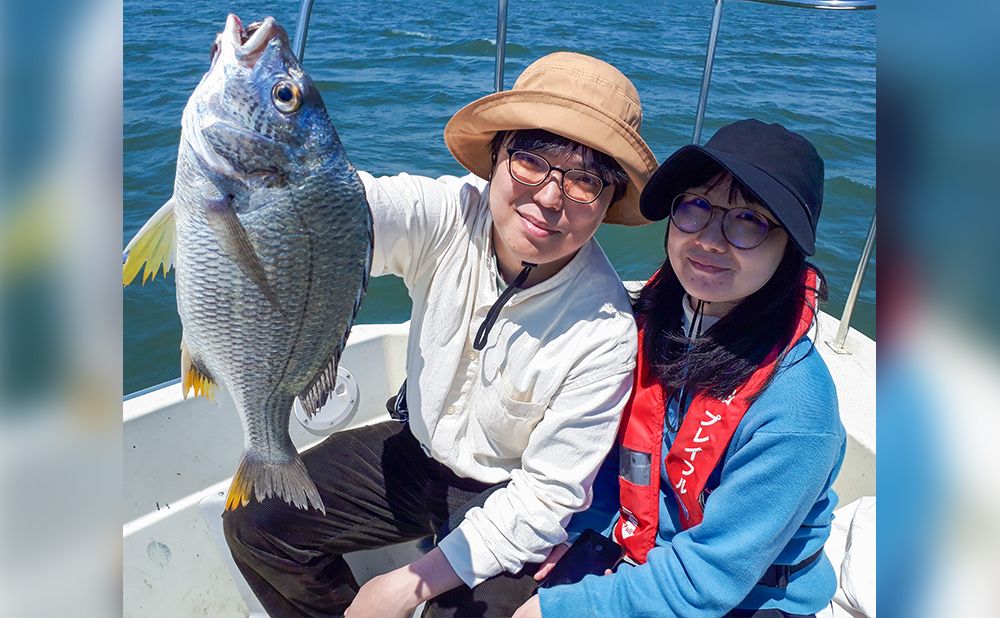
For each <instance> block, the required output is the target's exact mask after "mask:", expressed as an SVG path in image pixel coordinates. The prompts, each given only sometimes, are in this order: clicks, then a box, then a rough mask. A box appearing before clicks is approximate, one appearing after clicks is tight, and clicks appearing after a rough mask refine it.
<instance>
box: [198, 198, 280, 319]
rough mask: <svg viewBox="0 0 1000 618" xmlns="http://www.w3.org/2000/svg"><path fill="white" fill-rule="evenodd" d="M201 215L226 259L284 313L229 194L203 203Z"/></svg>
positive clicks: (272, 304)
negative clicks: (203, 213)
mask: <svg viewBox="0 0 1000 618" xmlns="http://www.w3.org/2000/svg"><path fill="white" fill-rule="evenodd" d="M205 219H206V220H207V221H208V227H209V228H211V229H212V232H213V233H214V234H215V238H216V240H218V241H219V246H220V247H221V248H222V251H223V252H224V253H225V254H226V256H227V257H229V259H231V260H232V261H233V262H235V263H236V265H237V266H239V268H240V270H241V271H243V274H244V275H246V276H247V277H248V278H249V279H250V280H251V281H253V282H254V283H255V284H256V285H257V289H259V290H260V292H261V294H263V295H264V297H265V298H266V299H267V300H268V301H269V302H270V303H271V306H273V307H274V308H275V309H276V310H277V311H278V312H279V313H281V314H282V315H283V316H285V317H286V318H287V317H288V316H287V315H286V314H285V312H284V311H283V310H282V308H281V305H280V304H279V303H278V296H277V295H276V294H275V293H274V289H273V288H272V287H271V284H270V283H269V282H268V280H267V275H266V273H265V272H264V267H263V265H261V263H260V258H259V257H258V256H257V252H256V250H255V249H254V247H253V243H252V242H251V241H250V237H249V236H248V235H247V231H246V228H244V227H243V224H242V223H241V222H240V218H239V215H237V214H236V209H235V208H233V202H232V196H227V197H224V198H222V199H220V200H212V201H209V202H207V203H206V204H205Z"/></svg>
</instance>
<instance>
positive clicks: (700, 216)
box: [670, 193, 781, 249]
mask: <svg viewBox="0 0 1000 618" xmlns="http://www.w3.org/2000/svg"><path fill="white" fill-rule="evenodd" d="M716 210H721V211H722V235H723V236H724V237H725V238H726V241H727V242H729V244H731V245H732V246H734V247H736V248H737V249H753V248H755V247H758V246H760V244H761V243H763V242H764V241H765V240H767V235H768V234H770V233H771V230H773V229H775V228H780V227H781V226H780V225H778V224H777V223H774V222H773V221H771V220H770V219H768V218H767V217H765V216H764V215H762V214H760V213H759V212H757V211H756V210H754V209H752V208H725V207H723V206H716V205H715V204H712V203H711V202H709V201H708V200H707V199H705V198H704V197H703V196H701V195H698V194H697V193H681V194H680V195H678V196H677V197H675V198H674V202H673V204H672V205H671V206H670V222H671V223H672V224H673V225H674V227H676V228H677V229H679V230H680V231H682V232H685V233H687V234H694V233H695V232H700V231H701V230H703V229H705V227H706V226H707V225H708V224H709V222H711V221H712V217H713V216H714V215H715V211H716Z"/></svg>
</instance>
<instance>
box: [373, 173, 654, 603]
mask: <svg viewBox="0 0 1000 618" xmlns="http://www.w3.org/2000/svg"><path fill="white" fill-rule="evenodd" d="M361 179H362V181H363V182H364V184H365V188H366V190H367V194H368V203H369V205H370V206H371V210H372V216H373V218H374V224H375V253H374V256H373V261H372V274H373V275H375V276H377V275H384V274H389V273H392V274H395V275H398V276H400V277H402V278H403V280H404V282H405V283H406V287H407V289H408V290H409V293H410V297H411V299H412V300H413V314H412V316H411V322H410V337H409V345H408V348H407V359H406V375H407V390H406V401H407V405H408V407H409V412H410V421H409V422H410V429H411V431H412V432H413V435H414V436H415V437H416V439H417V440H418V441H419V442H420V443H421V444H422V445H423V448H424V450H425V451H426V452H427V453H428V454H429V455H430V456H432V457H434V458H435V459H436V460H438V461H440V462H441V463H443V464H445V465H447V466H448V467H449V468H451V469H452V470H453V471H454V472H455V473H456V474H458V475H460V476H463V477H468V478H473V479H476V480H479V481H483V482H486V483H499V482H503V481H508V480H509V481H510V483H509V484H508V485H507V486H506V487H505V488H503V489H500V490H498V491H496V492H494V493H493V494H492V495H491V496H490V497H489V498H488V500H487V501H486V503H485V505H484V506H483V507H482V508H475V509H472V510H471V511H470V512H469V513H468V515H467V516H466V518H465V520H464V522H463V523H462V524H461V525H460V526H459V527H458V528H457V529H455V530H454V531H452V532H451V533H450V534H449V535H448V536H446V537H445V538H444V539H442V540H441V542H440V544H439V547H440V548H441V550H442V551H443V552H444V554H445V556H446V557H447V558H448V561H449V562H450V564H451V566H452V567H453V568H454V569H455V571H456V573H458V575H459V576H460V577H461V578H462V580H463V581H464V582H465V583H466V584H468V585H469V586H475V585H477V584H479V583H481V582H482V581H484V580H485V579H487V578H489V577H492V576H493V575H497V574H499V573H500V572H502V571H508V572H517V571H519V570H520V569H521V568H522V567H523V566H524V564H525V563H527V562H538V561H541V560H542V559H543V558H544V557H545V556H546V555H547V553H548V550H549V548H550V547H552V546H553V545H555V544H558V543H561V542H562V541H563V540H565V538H566V533H565V531H564V530H563V526H564V525H565V524H566V522H567V521H568V520H569V517H570V516H571V515H572V514H573V513H574V512H576V511H579V510H582V509H583V508H585V507H586V506H588V505H589V503H590V485H591V483H592V481H593V477H594V474H595V473H596V470H597V468H598V466H599V465H600V463H601V461H602V460H603V459H604V457H605V455H606V454H607V452H608V450H609V449H610V448H611V444H612V442H613V441H614V438H615V434H616V431H617V428H618V420H619V415H620V413H621V410H622V408H623V407H624V405H625V402H626V400H627V399H628V396H629V393H630V392H631V389H632V369H633V368H634V366H635V355H636V329H635V321H634V319H633V317H632V313H631V308H630V305H629V299H628V295H627V293H626V292H625V289H624V288H623V286H622V283H621V281H620V280H619V278H618V275H617V274H616V273H615V271H614V269H613V268H612V266H611V264H610V263H609V262H608V259H607V257H606V256H605V255H604V252H603V251H602V250H601V248H600V246H599V245H598V244H597V241H595V240H593V239H591V240H589V241H588V242H587V243H586V244H584V245H583V247H582V248H581V249H580V250H579V252H577V254H576V256H575V257H574V258H573V259H572V260H571V261H570V262H569V263H568V264H567V265H566V266H565V267H564V268H563V269H562V270H560V271H559V272H558V273H556V274H555V275H554V276H552V277H551V278H549V279H547V280H545V281H543V282H541V283H538V284H537V285H534V286H532V287H530V288H527V289H525V290H522V291H519V292H517V293H516V294H515V295H514V296H513V298H512V299H511V300H509V301H508V302H507V304H506V305H505V306H504V308H503V309H502V310H501V312H500V314H499V317H498V319H497V321H496V323H495V324H494V326H493V328H492V329H491V331H490V333H489V339H488V341H487V343H486V347H485V348H484V349H483V350H482V351H479V352H477V351H476V350H474V349H473V347H472V342H473V340H474V338H475V336H476V332H477V330H478V329H479V326H480V325H481V324H482V321H483V319H484V318H485V316H486V312H487V311H488V310H489V308H490V306H491V305H492V304H493V303H494V302H495V301H496V300H497V298H498V297H499V295H500V293H501V291H502V290H501V289H500V288H499V286H498V276H497V267H496V259H495V257H494V252H493V248H492V244H491V230H492V217H491V214H490V209H489V205H488V195H489V185H488V184H487V183H486V181H484V180H482V179H480V178H477V177H475V176H472V175H470V176H466V177H464V178H456V177H453V176H445V177H442V178H439V179H436V180H435V179H431V178H423V177H418V176H410V175H406V174H401V175H399V176H393V177H383V178H378V179H376V178H374V177H372V176H371V175H370V174H366V173H363V172H362V173H361Z"/></svg>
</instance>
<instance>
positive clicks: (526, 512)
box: [438, 326, 635, 587]
mask: <svg viewBox="0 0 1000 618" xmlns="http://www.w3.org/2000/svg"><path fill="white" fill-rule="evenodd" d="M632 328H633V330H634V326H633V327H632ZM634 341H635V336H634V332H633V336H632V337H630V338H628V337H626V338H623V339H621V340H617V339H616V340H615V341H610V340H609V341H608V346H610V347H612V348H615V353H614V355H613V356H612V355H607V354H606V355H593V356H590V357H588V358H587V363H586V365H587V366H586V367H580V370H581V371H580V373H579V374H578V375H579V376H580V377H579V378H577V379H573V378H572V376H571V378H570V379H569V380H567V382H566V383H565V384H564V385H563V387H562V388H561V389H560V392H559V393H558V394H557V395H556V397H554V398H553V400H552V401H551V402H550V404H549V406H548V408H547V409H546V411H545V415H544V416H543V418H542V420H541V421H540V422H539V423H538V425H537V426H536V427H535V429H534V430H533V431H532V433H531V437H530V438H529V440H528V446H527V448H526V449H525V451H524V454H523V455H522V457H521V467H520V468H518V469H515V470H514V471H512V472H511V480H510V483H509V484H508V485H507V486H506V487H504V488H502V489H499V490H497V491H496V492H494V493H493V494H492V495H491V496H490V497H489V498H488V499H487V500H486V503H485V504H484V505H483V507H482V508H474V509H471V510H470V511H469V513H468V514H467V515H466V517H465V520H464V521H463V522H462V524H461V525H460V526H459V527H458V528H456V529H455V530H454V531H452V532H451V534H449V535H448V536H446V537H445V538H444V539H442V541H441V542H440V543H439V545H438V546H439V547H440V548H441V551H442V552H443V553H444V554H445V556H446V557H447V558H448V562H449V563H450V564H451V566H452V568H454V569H455V572H456V573H457V574H458V575H459V577H461V578H462V581H464V582H465V583H466V584H467V585H468V586H469V587H473V586H476V585H478V584H480V583H482V582H483V581H485V580H486V579H489V578H490V577H492V576H494V575H498V574H499V573H501V572H504V571H506V572H509V573H516V572H518V571H520V570H521V569H522V568H523V567H524V565H525V564H526V563H529V562H541V561H542V560H543V559H544V558H545V556H547V555H548V553H549V551H550V550H551V548H552V547H553V546H554V545H557V544H559V543H561V542H563V541H564V540H565V539H566V531H565V530H564V526H565V525H566V523H567V522H568V521H569V518H570V516H571V515H572V514H573V513H574V512H577V511H580V510H581V509H583V508H586V506H587V505H588V504H589V502H590V499H591V491H590V490H591V485H592V483H593V481H594V477H595V475H596V474H597V470H598V468H599V467H600V465H601V462H602V461H604V458H605V455H606V454H607V452H608V450H609V449H610V448H611V446H612V444H613V442H614V439H615V435H616V433H617V430H618V421H619V419H620V415H621V411H622V408H623V407H624V406H625V403H626V402H627V401H628V397H629V394H630V393H631V390H632V368H633V366H634V364H635V363H634V355H635V354H634V353H635V345H634ZM629 342H631V343H632V345H631V347H628V346H629ZM629 351H630V352H631V353H630V354H629V353H628V352H629ZM616 359H617V360H616ZM625 359H627V360H625Z"/></svg>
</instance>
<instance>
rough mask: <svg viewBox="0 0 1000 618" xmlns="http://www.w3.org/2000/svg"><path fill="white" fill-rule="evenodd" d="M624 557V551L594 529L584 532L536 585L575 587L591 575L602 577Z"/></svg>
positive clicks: (543, 586) (544, 586) (542, 586)
mask: <svg viewBox="0 0 1000 618" xmlns="http://www.w3.org/2000/svg"><path fill="white" fill-rule="evenodd" d="M624 556H625V550H623V549H622V548H621V546H620V545H619V544H618V543H615V542H614V541H612V540H611V539H609V538H608V537H606V536H604V535H603V534H601V533H600V532H597V531H596V530H586V531H584V533H583V534H581V535H580V538H578V539H577V540H576V542H575V543H573V545H572V546H571V547H570V548H569V551H567V552H566V553H565V554H563V557H562V558H561V559H560V560H559V562H557V563H556V566H555V568H553V569H552V572H550V573H549V574H548V575H547V576H546V577H545V579H543V580H542V582H541V583H540V584H538V586H539V587H540V588H550V587H552V586H561V585H563V584H575V583H576V582H578V581H580V580H581V579H583V578H584V576H586V575H589V574H591V573H594V574H597V575H604V572H605V571H606V570H608V569H613V568H614V567H615V566H617V565H618V563H619V562H621V559H622V557H624Z"/></svg>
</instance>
